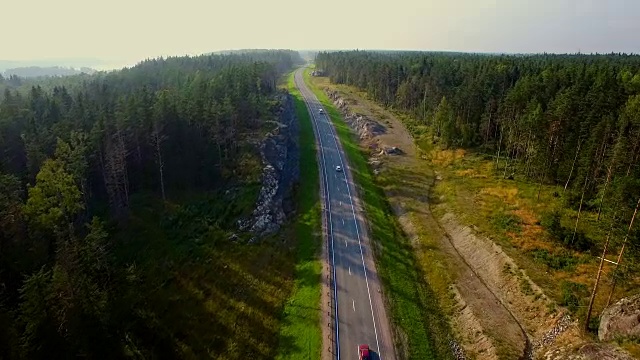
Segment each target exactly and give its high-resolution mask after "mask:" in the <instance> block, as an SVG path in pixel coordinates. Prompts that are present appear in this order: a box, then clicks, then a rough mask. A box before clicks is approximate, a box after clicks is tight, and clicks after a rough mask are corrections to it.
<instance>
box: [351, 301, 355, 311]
mask: <svg viewBox="0 0 640 360" xmlns="http://www.w3.org/2000/svg"><path fill="white" fill-rule="evenodd" d="M352 301H353V311H356V301H355V300H352Z"/></svg>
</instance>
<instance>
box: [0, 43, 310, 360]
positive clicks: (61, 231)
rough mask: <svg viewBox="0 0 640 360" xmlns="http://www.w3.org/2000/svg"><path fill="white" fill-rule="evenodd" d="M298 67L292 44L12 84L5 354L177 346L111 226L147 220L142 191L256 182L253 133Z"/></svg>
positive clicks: (0, 178)
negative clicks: (149, 307)
mask: <svg viewBox="0 0 640 360" xmlns="http://www.w3.org/2000/svg"><path fill="white" fill-rule="evenodd" d="M299 62H300V58H299V56H298V54H297V53H295V52H292V51H259V52H252V53H250V54H243V53H238V54H231V55H203V56H196V57H172V58H166V59H162V58H160V59H152V60H147V61H143V62H141V63H139V64H138V65H136V66H134V67H132V68H130V69H124V70H121V71H116V72H111V73H98V74H95V75H92V76H87V75H85V76H77V77H70V78H66V79H64V81H65V82H66V85H59V83H54V85H53V86H51V87H48V86H40V85H34V86H32V87H31V88H30V89H28V90H26V91H25V90H24V89H21V91H17V90H10V89H6V90H5V91H4V94H3V98H2V99H3V100H2V101H1V102H0V153H1V154H2V156H1V158H0V324H2V326H1V327H0V358H3V359H14V358H29V359H32V358H56V359H57V358H70V357H76V356H84V357H89V358H120V357H125V355H127V354H128V355H127V356H134V355H135V356H151V357H154V356H155V357H157V356H162V355H165V356H167V354H168V352H171V351H173V350H174V349H172V346H173V345H171V344H169V343H167V342H166V341H165V343H164V344H161V343H162V342H163V341H162V339H163V338H165V337H167V336H168V335H167V334H166V332H165V330H163V329H161V328H158V327H157V326H158V325H157V321H158V320H157V319H155V320H154V319H152V318H148V317H147V315H145V310H144V307H142V308H140V307H136V305H135V304H139V305H140V306H142V305H141V304H145V303H147V302H148V301H149V300H150V299H149V298H147V297H145V296H148V295H145V294H143V293H142V292H141V291H139V289H140V287H139V282H137V281H139V276H140V273H139V271H138V270H136V267H135V263H133V262H131V263H126V261H124V260H122V259H114V256H113V253H112V252H113V251H114V248H115V247H116V242H115V240H114V239H113V238H112V236H111V232H112V231H121V229H122V228H123V226H126V225H127V224H128V223H130V222H131V221H136V220H135V219H131V218H130V205H131V198H132V197H133V196H135V195H136V194H148V195H149V196H152V197H155V198H157V199H161V200H163V199H168V198H171V197H178V196H182V195H183V194H185V193H197V192H198V191H208V190H215V189H217V188H218V187H222V186H223V185H224V184H225V183H226V182H228V181H234V182H237V183H239V184H242V183H243V182H244V183H250V182H255V181H256V179H254V178H251V176H253V174H247V169H246V168H245V167H243V163H242V161H241V159H243V158H246V157H247V156H254V157H256V156H258V157H259V155H258V154H259V151H258V149H257V148H256V146H255V141H253V140H254V139H255V137H256V136H259V135H260V134H262V132H264V123H265V122H267V121H269V120H273V119H274V117H275V116H276V112H277V109H278V108H279V104H278V100H277V99H278V97H277V96H276V95H277V89H276V83H277V81H278V79H279V78H280V77H281V76H282V74H283V73H284V72H285V71H288V70H290V69H291V68H292V66H294V65H295V64H298V63H299ZM4 81H13V82H19V81H20V78H17V77H15V76H13V77H11V78H10V79H5V80H4ZM49 84H51V83H49ZM16 88H17V87H16ZM169 227H170V226H169ZM152 240H153V239H152V237H150V238H148V239H145V241H152ZM125 245H126V244H125ZM136 279H138V280H136Z"/></svg>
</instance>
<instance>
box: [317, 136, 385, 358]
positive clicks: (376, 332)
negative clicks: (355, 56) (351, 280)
mask: <svg viewBox="0 0 640 360" xmlns="http://www.w3.org/2000/svg"><path fill="white" fill-rule="evenodd" d="M329 129H330V131H331V134H332V135H333V136H332V138H333V142H334V144H335V146H336V151H337V153H338V159H340V165H342V168H343V169H344V167H345V166H344V163H343V161H342V154H340V145H338V139H337V138H338V134H337V133H336V129H335V127H333V126H331V125H330V126H329ZM346 177H347V175H346V173H345V179H346ZM347 195H348V196H349V202H350V203H351V214H352V216H353V221H354V222H355V225H356V236H357V238H358V244H359V245H360V258H361V259H362V268H363V270H364V281H365V284H367V295H369V308H370V309H371V320H372V321H373V332H374V334H375V336H376V348H377V349H378V350H379V349H380V342H379V341H378V329H377V327H376V317H375V315H374V313H373V301H372V300H371V290H370V289H369V278H368V276H367V266H366V264H365V262H364V253H363V251H362V241H361V239H360V230H359V229H358V220H357V219H356V210H355V206H354V205H353V199H352V198H351V189H349V186H348V185H347ZM336 296H337V295H336ZM354 310H355V305H354ZM338 339H339V337H338ZM377 355H378V360H382V354H381V353H378V354H377ZM339 358H340V351H339V345H338V360H339Z"/></svg>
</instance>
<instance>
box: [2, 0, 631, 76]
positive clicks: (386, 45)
mask: <svg viewBox="0 0 640 360" xmlns="http://www.w3.org/2000/svg"><path fill="white" fill-rule="evenodd" d="M0 9H1V11H2V14H3V16H2V20H0V33H1V34H3V36H2V38H0V59H1V60H30V59H42V58H77V57H82V58H87V57H88V58H99V59H103V60H105V61H107V62H112V63H118V64H120V63H134V62H137V61H138V60H142V59H144V58H146V57H156V56H160V55H184V54H197V53H203V52H210V51H216V50H222V49H242V48H290V49H323V48H329V49H351V48H359V49H422V50H458V51H482V52H543V51H546V52H577V51H581V52H583V53H589V52H611V51H615V52H618V51H620V52H636V53H638V52H640V38H638V34H640V1H639V0H582V1H580V0H532V1H524V0H511V1H507V0H386V1H380V0H323V1H304V0H260V1H258V0H209V1H204V0H202V1H200V0H172V1H166V0H101V1H95V0H55V1H52V0H6V1H3V4H2V5H0Z"/></svg>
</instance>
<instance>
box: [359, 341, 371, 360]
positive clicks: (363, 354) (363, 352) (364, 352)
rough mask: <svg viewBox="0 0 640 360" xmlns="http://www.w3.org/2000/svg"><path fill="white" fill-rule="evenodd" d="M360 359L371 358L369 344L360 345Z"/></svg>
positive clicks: (368, 359) (369, 359)
mask: <svg viewBox="0 0 640 360" xmlns="http://www.w3.org/2000/svg"><path fill="white" fill-rule="evenodd" d="M358 360H371V356H369V345H364V344H363V345H358Z"/></svg>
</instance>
